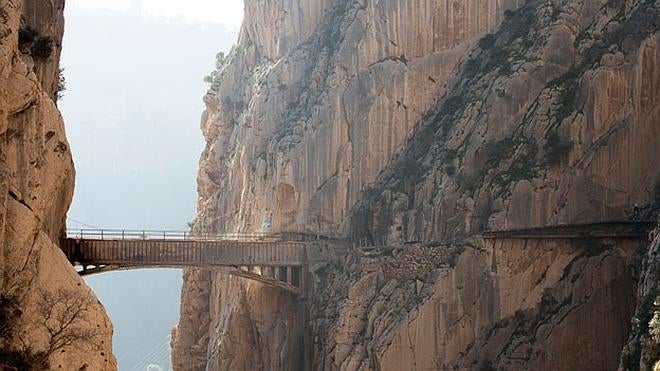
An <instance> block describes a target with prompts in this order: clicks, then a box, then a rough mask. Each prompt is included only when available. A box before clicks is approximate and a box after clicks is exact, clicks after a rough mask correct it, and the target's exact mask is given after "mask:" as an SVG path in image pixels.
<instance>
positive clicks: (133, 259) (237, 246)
mask: <svg viewBox="0 0 660 371" xmlns="http://www.w3.org/2000/svg"><path fill="white" fill-rule="evenodd" d="M83 236H84V237H83ZM231 238H234V240H232V239H231ZM235 238H236V237H230V236H220V237H217V238H211V237H206V238H198V237H194V239H193V237H191V236H182V237H177V236H176V235H172V234H168V233H161V232H158V233H156V234H154V233H151V234H147V233H144V232H140V234H138V235H133V234H132V233H126V231H121V235H117V234H116V233H115V234H113V233H110V234H109V233H107V232H106V231H104V232H102V233H101V234H90V233H89V232H86V234H83V233H80V234H76V235H74V236H72V237H68V238H64V239H62V240H61V241H60V247H61V249H62V250H63V252H64V254H65V255H66V256H67V258H68V259H69V261H71V262H72V263H73V264H74V265H76V264H79V265H80V266H81V267H82V269H83V270H82V271H80V273H81V274H83V275H84V274H92V273H100V272H107V271H113V270H123V269H134V268H156V267H159V268H166V267H172V268H184V267H197V268H214V269H219V270H222V271H225V272H227V273H229V274H232V275H236V276H240V277H245V278H249V279H252V280H255V281H259V282H262V283H265V284H268V285H271V286H276V287H280V288H283V289H286V290H289V291H292V292H294V293H298V294H303V291H304V274H305V272H306V270H305V269H304V267H305V266H306V265H307V252H306V248H305V243H303V242H290V241H285V240H282V238H281V236H264V235H259V236H256V237H255V236H242V237H241V238H243V239H244V240H236V239H235Z"/></svg>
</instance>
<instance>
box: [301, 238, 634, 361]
mask: <svg viewBox="0 0 660 371" xmlns="http://www.w3.org/2000/svg"><path fill="white" fill-rule="evenodd" d="M598 243H606V242H605V241H601V242H595V241H590V242H588V244H585V243H584V241H580V242H571V241H566V240H521V239H510V240H507V239H503V240H497V241H492V240H491V241H483V240H480V239H477V240H472V241H469V242H467V243H466V244H464V245H463V246H461V247H460V249H458V248H459V246H447V245H433V246H427V247H425V249H432V250H433V251H436V252H438V251H440V252H445V254H444V256H441V254H440V255H438V254H436V255H425V259H424V261H425V262H426V264H425V265H426V266H428V267H429V268H430V269H428V270H427V272H426V273H424V272H420V271H416V270H410V271H409V272H408V274H407V275H397V276H394V277H393V276H392V275H391V272H392V269H391V264H389V263H388V261H389V260H392V259H394V260H396V261H405V260H407V257H406V255H407V254H409V251H410V247H401V248H400V250H399V251H394V252H393V257H387V255H388V254H389V253H387V252H385V253H383V254H382V255H380V256H379V255H376V256H374V255H373V252H368V251H364V249H361V250H357V251H356V252H355V253H354V254H352V255H351V256H350V257H349V258H347V259H346V260H344V261H342V263H341V264H342V265H345V266H346V268H345V269H346V270H348V271H351V272H353V273H352V274H351V275H346V274H344V273H343V272H336V273H332V274H331V276H330V277H329V279H328V280H324V281H321V282H325V283H330V284H329V285H325V284H324V285H322V286H321V287H320V289H319V292H318V296H316V297H315V299H314V300H313V303H312V319H313V320H312V326H313V329H314V332H315V333H317V334H319V336H318V337H316V338H315V340H316V342H315V353H314V354H315V359H314V361H315V363H314V369H316V370H451V369H460V370H468V369H482V370H489V369H497V370H529V369H534V370H556V369H567V370H574V369H580V370H611V369H614V368H616V365H617V364H618V358H619V356H618V354H619V352H620V349H621V344H622V343H623V341H624V340H625V336H626V333H627V326H628V324H627V319H628V318H630V316H631V314H632V312H633V311H634V308H635V296H634V286H635V280H634V278H633V277H632V275H631V269H632V268H633V266H634V264H635V258H634V257H635V254H634V252H635V247H636V245H637V243H629V244H620V245H618V246H616V247H613V246H612V245H609V246H610V247H605V248H604V250H603V249H599V250H600V253H597V254H593V253H592V252H593V251H594V247H596V246H595V245H591V244H598ZM606 244H607V243H606ZM603 246H604V245H603ZM603 246H601V247H603ZM457 249H458V250H457ZM457 252H461V253H460V257H458V258H457V259H456V258H455V253H457ZM408 266H410V265H408ZM613 292H616V293H621V294H620V295H618V296H617V297H616V299H614V297H613V296H612V293H613ZM327 303H342V304H340V305H338V306H328V305H327ZM320 334H323V336H321V335H320ZM595 339H603V340H605V339H606V340H605V341H602V342H599V343H598V345H596V343H595V342H594V340H595Z"/></svg>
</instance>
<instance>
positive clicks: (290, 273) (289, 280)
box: [286, 267, 293, 285]
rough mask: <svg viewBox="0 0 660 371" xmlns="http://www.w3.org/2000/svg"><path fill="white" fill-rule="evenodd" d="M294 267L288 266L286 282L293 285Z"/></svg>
mask: <svg viewBox="0 0 660 371" xmlns="http://www.w3.org/2000/svg"><path fill="white" fill-rule="evenodd" d="M292 268H293V267H286V283H288V284H290V285H293V269H292Z"/></svg>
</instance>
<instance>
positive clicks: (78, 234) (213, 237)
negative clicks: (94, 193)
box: [66, 229, 320, 241]
mask: <svg viewBox="0 0 660 371" xmlns="http://www.w3.org/2000/svg"><path fill="white" fill-rule="evenodd" d="M66 235H67V238H71V239H96V240H177V241H234V240H240V241H307V240H310V239H318V238H320V237H319V236H311V235H306V234H303V233H297V232H279V233H265V232H264V233H224V234H199V233H195V234H193V233H191V232H189V231H177V230H153V229H151V230H150V229H67V231H66ZM314 237H316V238H314Z"/></svg>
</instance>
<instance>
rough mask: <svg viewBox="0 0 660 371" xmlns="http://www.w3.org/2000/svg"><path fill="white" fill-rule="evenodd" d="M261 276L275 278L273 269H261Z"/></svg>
mask: <svg viewBox="0 0 660 371" xmlns="http://www.w3.org/2000/svg"><path fill="white" fill-rule="evenodd" d="M261 275H262V276H264V277H268V278H273V277H274V276H275V272H274V271H273V267H261Z"/></svg>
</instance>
